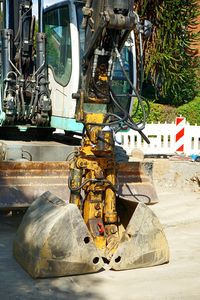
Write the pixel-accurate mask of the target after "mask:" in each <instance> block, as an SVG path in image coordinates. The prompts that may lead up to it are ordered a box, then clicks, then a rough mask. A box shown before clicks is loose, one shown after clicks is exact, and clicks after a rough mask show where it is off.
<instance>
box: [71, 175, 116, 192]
mask: <svg viewBox="0 0 200 300" xmlns="http://www.w3.org/2000/svg"><path fill="white" fill-rule="evenodd" d="M89 182H91V183H97V182H99V183H108V184H109V186H110V187H111V188H112V190H113V191H114V192H117V190H116V187H115V186H114V185H113V183H112V182H111V181H110V180H108V179H86V180H85V181H84V182H83V183H82V184H81V185H80V186H79V187H77V188H73V187H72V186H71V177H69V178H68V187H69V189H70V190H71V191H72V192H78V191H80V190H81V189H82V188H83V187H84V186H85V185H86V184H87V183H89Z"/></svg>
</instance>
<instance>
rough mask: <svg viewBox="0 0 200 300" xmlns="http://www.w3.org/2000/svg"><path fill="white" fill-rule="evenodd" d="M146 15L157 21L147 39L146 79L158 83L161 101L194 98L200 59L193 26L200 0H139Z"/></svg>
mask: <svg viewBox="0 0 200 300" xmlns="http://www.w3.org/2000/svg"><path fill="white" fill-rule="evenodd" d="M135 3H136V9H137V11H138V14H139V15H141V16H142V18H143V19H148V20H150V21H151V22H152V24H153V33H152V35H151V37H150V38H149V39H148V40H147V41H146V42H145V45H144V53H145V80H146V82H148V84H151V85H152V86H153V87H154V92H155V97H156V99H158V100H159V102H160V103H169V102H168V101H169V99H170V102H171V104H172V105H176V106H178V105H180V104H182V103H185V102H188V101H189V100H191V99H193V98H194V96H195V95H196V93H197V90H198V88H199V81H198V76H197V73H196V70H197V69H198V67H199V60H198V58H197V56H196V52H197V51H196V49H195V44H196V42H197V41H198V40H199V33H193V31H192V29H194V28H195V26H196V25H197V23H196V18H197V16H198V15H199V9H198V4H197V1H196V0H190V1H186V0H154V1H151V0H136V1H135Z"/></svg>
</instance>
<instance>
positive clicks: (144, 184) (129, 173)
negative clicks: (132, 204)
mask: <svg viewBox="0 0 200 300" xmlns="http://www.w3.org/2000/svg"><path fill="white" fill-rule="evenodd" d="M118 184H119V190H118V194H119V196H122V197H125V198H126V199H129V200H131V199H134V200H137V201H140V202H143V203H145V204H154V203H157V202H158V196H157V193H156V190H155V187H154V185H153V182H152V180H151V177H150V175H149V174H147V171H146V169H145V165H144V164H143V163H140V162H129V163H121V164H120V165H119V173H118Z"/></svg>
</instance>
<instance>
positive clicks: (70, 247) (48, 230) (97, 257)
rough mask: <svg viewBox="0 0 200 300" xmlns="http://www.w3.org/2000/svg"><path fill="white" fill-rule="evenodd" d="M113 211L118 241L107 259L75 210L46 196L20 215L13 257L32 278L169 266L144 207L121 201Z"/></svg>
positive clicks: (159, 235) (162, 240) (165, 250)
mask: <svg viewBox="0 0 200 300" xmlns="http://www.w3.org/2000/svg"><path fill="white" fill-rule="evenodd" d="M117 210H118V215H119V219H120V224H119V232H120V240H119V244H118V247H117V250H116V251H115V252H114V254H113V255H112V257H111V259H110V261H108V260H106V259H105V258H102V257H101V254H100V252H99V251H98V250H97V248H96V246H95V244H94V242H93V239H92V237H91V235H90V233H89V231H88V228H87V226H86V224H85V222H84V220H83V218H82V216H81V213H80V211H79V209H78V207H77V206H76V205H75V204H66V203H65V202H64V201H63V200H61V199H59V198H57V197H55V196H54V195H53V194H51V193H50V192H46V193H44V194H43V195H42V196H40V197H39V198H38V199H37V200H35V201H34V202H33V204H32V205H31V206H30V207H29V209H28V210H27V212H26V214H25V215H24V218H23V220H22V223H21V224H20V226H19V228H18V231H17V235H16V238H15V241H14V246H13V252H14V256H15V258H16V260H17V261H18V262H19V263H20V265H21V266H22V267H23V268H24V269H25V270H26V271H27V272H28V273H29V274H30V275H31V276H32V277H34V278H37V277H56V276H67V275H75V274H84V273H93V272H97V271H99V270H100V269H102V268H104V269H114V270H124V269H133V268H141V267H149V266H154V265H158V264H163V263H166V262H168V260H169V250H168V244H167V241H166V238H165V235H164V233H163V230H162V227H161V225H160V223H159V221H158V218H157V217H156V216H155V214H154V213H153V212H152V211H151V210H150V209H149V208H148V207H147V206H146V205H145V204H142V203H137V202H133V201H130V200H125V199H120V198H119V199H118V200H117ZM102 256H103V255H102ZM104 261H106V262H107V263H106V264H105V265H104Z"/></svg>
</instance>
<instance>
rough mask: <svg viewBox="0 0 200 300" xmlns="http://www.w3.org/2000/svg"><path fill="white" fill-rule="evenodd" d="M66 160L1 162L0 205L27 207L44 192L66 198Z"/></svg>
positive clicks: (67, 192) (5, 207)
mask: <svg viewBox="0 0 200 300" xmlns="http://www.w3.org/2000/svg"><path fill="white" fill-rule="evenodd" d="M67 180H68V163H67V162H10V161H4V162H0V208H1V209H7V208H20V207H27V206H29V205H30V204H31V203H32V202H33V200H34V199H36V198H37V197H39V196H40V195H41V194H43V193H44V192H46V191H50V192H52V193H53V194H55V195H56V196H57V197H60V198H61V199H63V200H65V199H67V198H68V197H69V191H68V188H67Z"/></svg>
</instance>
